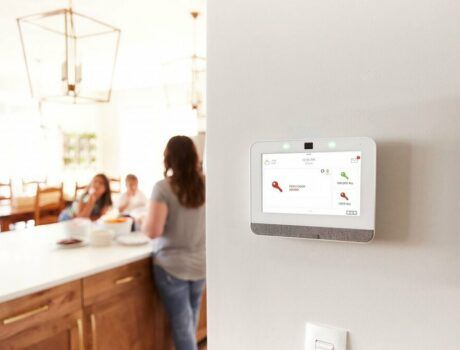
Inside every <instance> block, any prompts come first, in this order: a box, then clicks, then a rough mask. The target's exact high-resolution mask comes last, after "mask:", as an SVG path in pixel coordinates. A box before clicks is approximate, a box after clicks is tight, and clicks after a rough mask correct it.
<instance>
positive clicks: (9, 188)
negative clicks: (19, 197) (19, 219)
mask: <svg viewBox="0 0 460 350" xmlns="http://www.w3.org/2000/svg"><path fill="white" fill-rule="evenodd" d="M12 198H13V183H12V181H11V179H9V182H5V183H2V182H0V200H11V199H12Z"/></svg>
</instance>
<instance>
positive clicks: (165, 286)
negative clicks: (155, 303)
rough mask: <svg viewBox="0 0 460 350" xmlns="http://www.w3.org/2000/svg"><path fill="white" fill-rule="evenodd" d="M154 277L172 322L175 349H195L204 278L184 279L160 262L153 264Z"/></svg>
mask: <svg viewBox="0 0 460 350" xmlns="http://www.w3.org/2000/svg"><path fill="white" fill-rule="evenodd" d="M153 277H154V280H155V285H156V287H157V289H158V292H159V294H160V297H161V299H162V301H163V304H164V305H165V308H166V312H167V314H168V316H169V320H170V322H171V328H172V336H173V340H174V345H175V346H176V350H196V349H197V344H196V330H197V326H198V320H199V317H200V303H201V294H202V293H203V288H204V285H205V280H204V279H202V280H198V281H185V280H181V279H179V278H176V277H174V276H172V275H171V274H169V273H168V272H166V271H165V270H164V269H163V268H162V267H160V266H158V265H153Z"/></svg>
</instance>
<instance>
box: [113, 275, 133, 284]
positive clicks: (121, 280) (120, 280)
mask: <svg viewBox="0 0 460 350" xmlns="http://www.w3.org/2000/svg"><path fill="white" fill-rule="evenodd" d="M132 280H134V276H128V277H123V278H120V279H119V280H116V281H115V284H125V283H129V282H131V281H132Z"/></svg>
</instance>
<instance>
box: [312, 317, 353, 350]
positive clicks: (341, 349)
mask: <svg viewBox="0 0 460 350" xmlns="http://www.w3.org/2000/svg"><path fill="white" fill-rule="evenodd" d="M347 334H348V332H347V330H345V329H341V328H335V327H330V326H325V325H317V324H313V323H307V326H306V332H305V350H347Z"/></svg>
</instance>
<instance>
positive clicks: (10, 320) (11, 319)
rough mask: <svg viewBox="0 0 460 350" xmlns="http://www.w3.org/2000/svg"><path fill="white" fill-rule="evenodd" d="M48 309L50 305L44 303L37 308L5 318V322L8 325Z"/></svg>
mask: <svg viewBox="0 0 460 350" xmlns="http://www.w3.org/2000/svg"><path fill="white" fill-rule="evenodd" d="M48 309H49V305H43V306H40V307H37V308H36V309H33V310H29V311H26V312H24V313H22V314H19V315H15V316H11V317H8V318H5V319H4V320H3V324H4V325H8V324H12V323H15V322H19V321H22V320H25V319H26V318H29V317H32V316H35V315H37V314H40V313H42V312H45V311H48Z"/></svg>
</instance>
